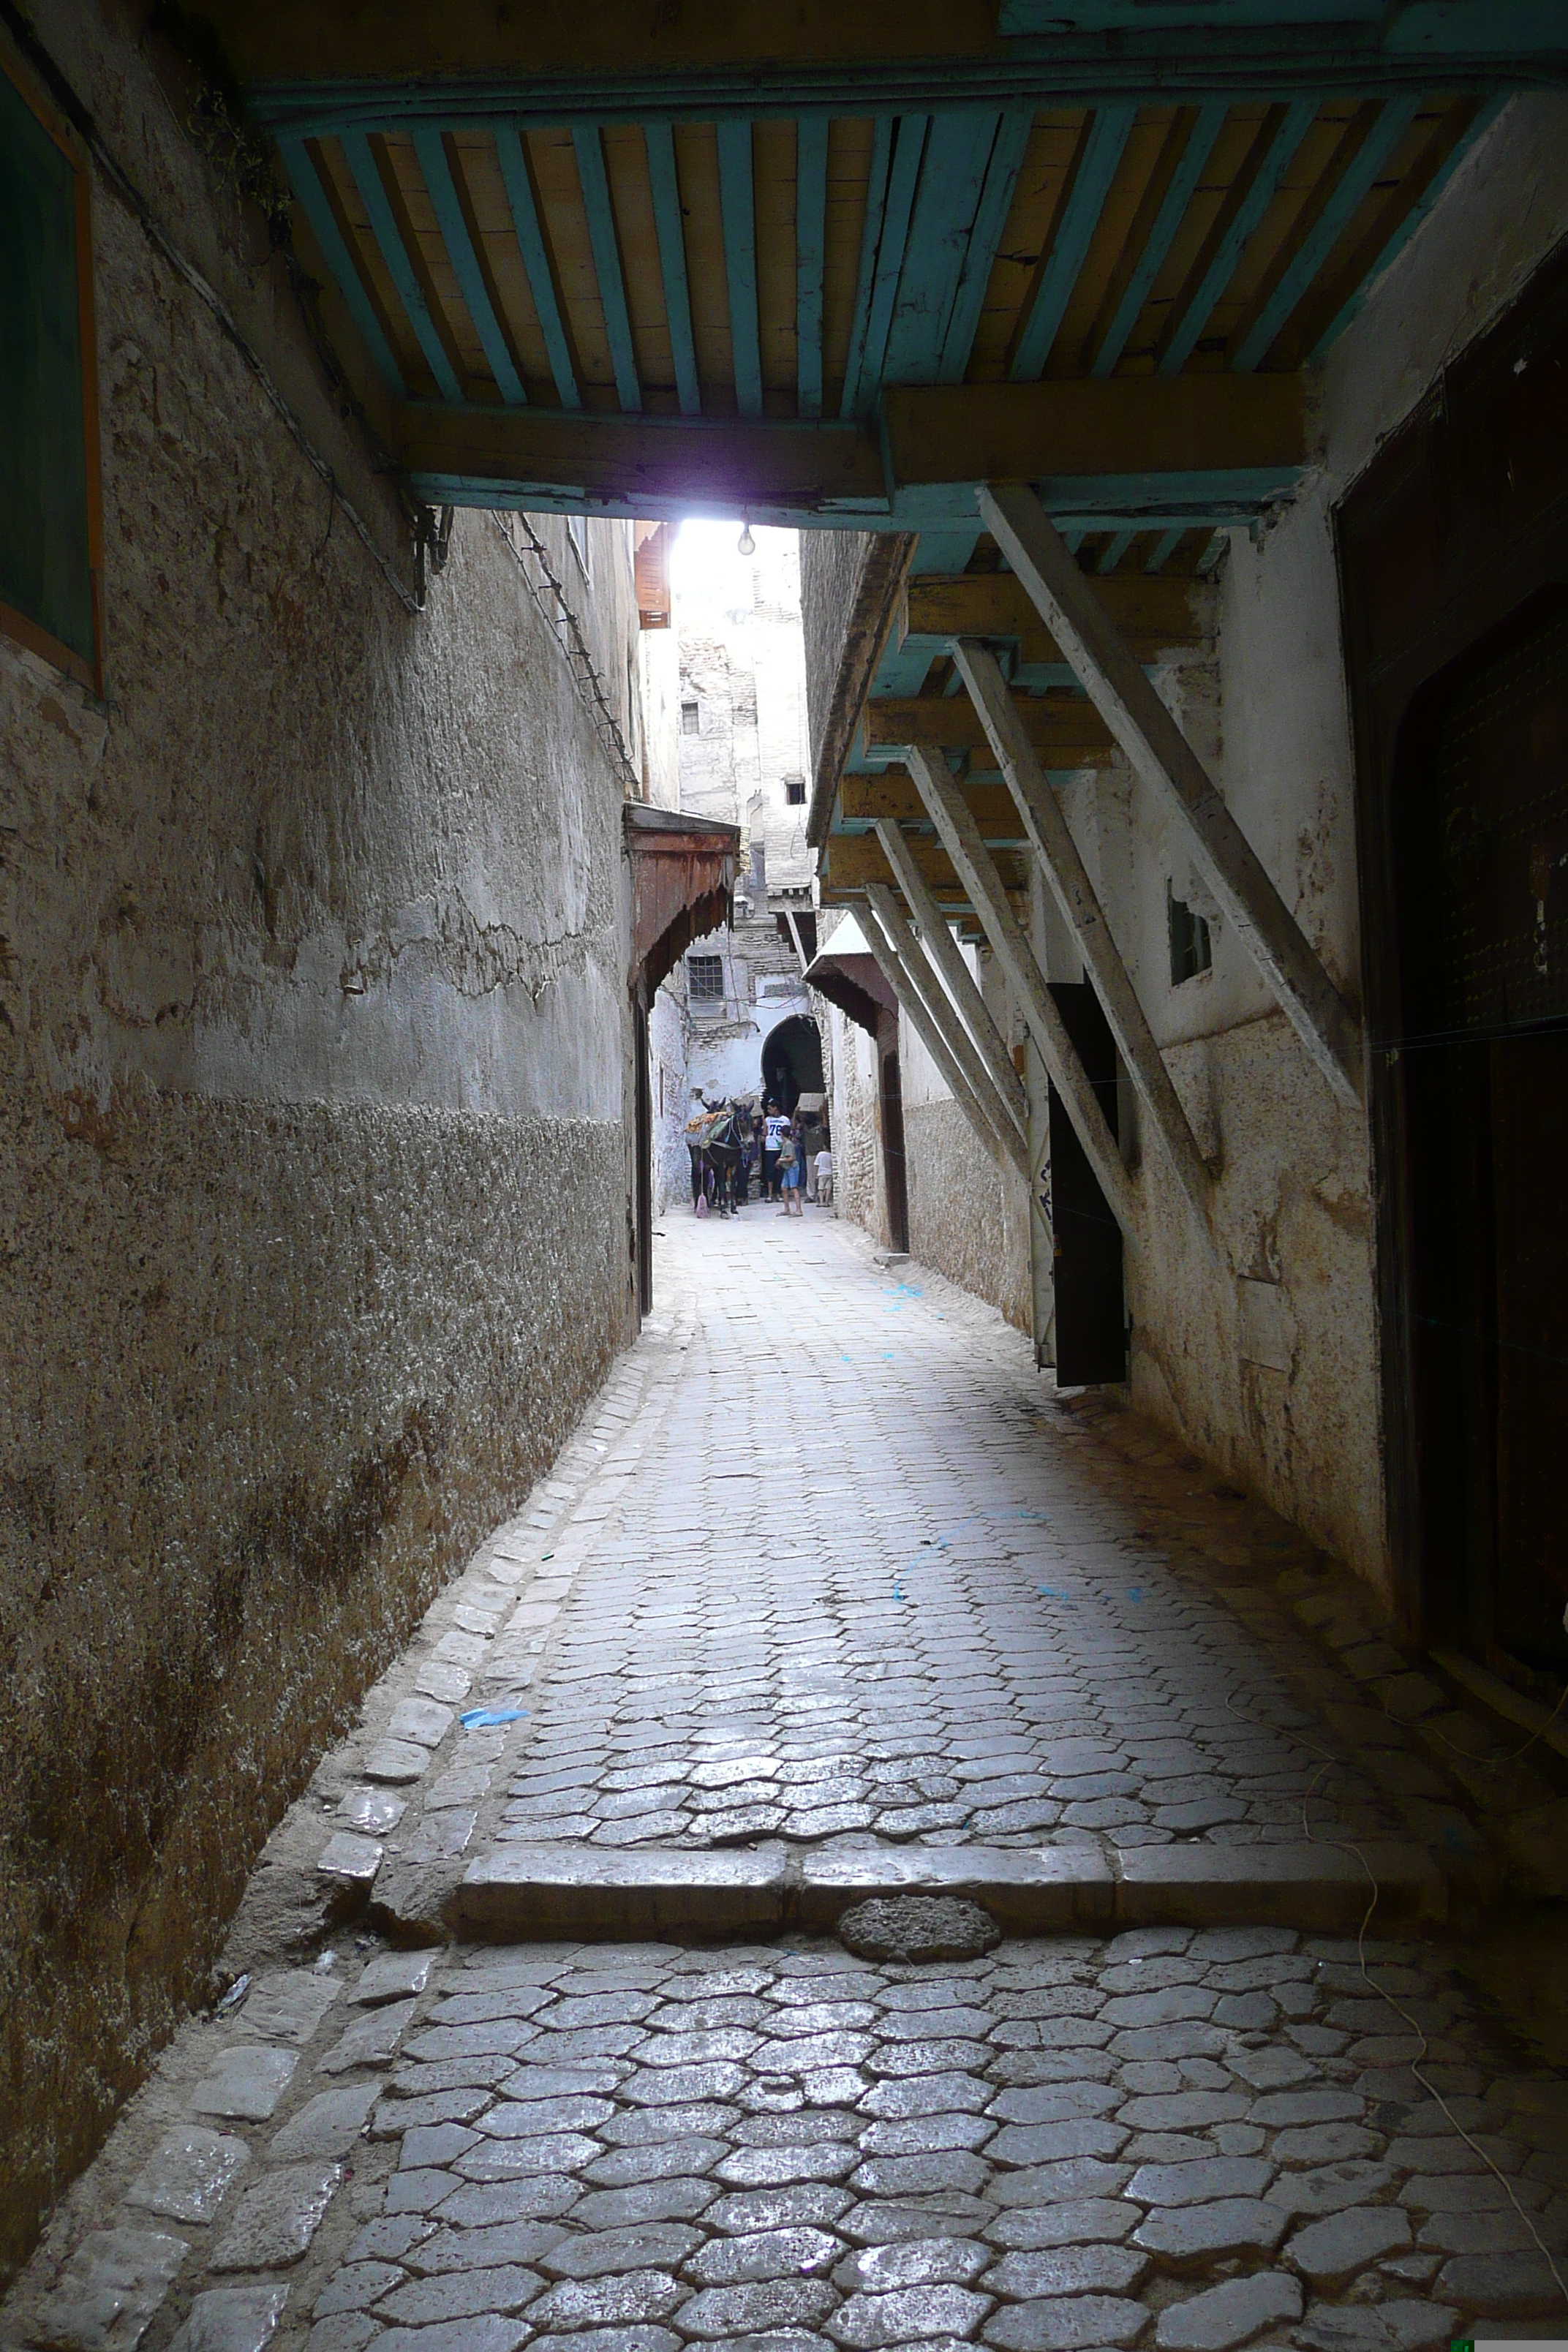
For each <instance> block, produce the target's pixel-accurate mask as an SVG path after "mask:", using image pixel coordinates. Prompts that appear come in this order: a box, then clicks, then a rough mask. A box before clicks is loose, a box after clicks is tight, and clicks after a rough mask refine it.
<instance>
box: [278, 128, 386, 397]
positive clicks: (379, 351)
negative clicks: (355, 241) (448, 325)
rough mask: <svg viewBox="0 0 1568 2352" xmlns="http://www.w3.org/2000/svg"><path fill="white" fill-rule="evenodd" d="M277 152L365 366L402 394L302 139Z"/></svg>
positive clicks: (372, 311) (282, 142) (286, 143)
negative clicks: (353, 328)
mask: <svg viewBox="0 0 1568 2352" xmlns="http://www.w3.org/2000/svg"><path fill="white" fill-rule="evenodd" d="M278 152H279V156H280V157H281V159H282V163H283V169H284V171H285V172H286V173H288V175H289V186H290V187H291V188H292V189H293V191H294V194H295V196H296V198H297V199H298V201H299V205H300V210H301V212H303V214H304V215H305V218H306V219H307V220H308V221H309V222H310V228H311V231H312V234H313V235H314V236H315V239H316V243H317V244H318V245H319V246H320V247H321V258H322V260H323V261H324V262H325V263H326V265H327V268H329V269H330V270H331V273H332V276H333V278H334V279H335V280H336V281H337V288H338V291H339V293H340V294H341V295H342V298H343V301H344V303H345V304H346V305H347V308H348V313H349V316H350V318H351V319H353V322H354V325H355V326H356V327H357V328H358V329H359V331H360V334H361V336H362V337H363V341H364V345H365V349H366V350H367V351H368V352H369V353H370V356H371V363H372V365H373V366H374V367H375V368H376V369H377V370H378V371H379V373H381V375H382V376H384V379H385V381H386V383H388V384H389V385H390V386H391V388H392V390H393V391H394V392H395V393H396V394H398V395H399V397H400V398H401V397H403V396H404V395H405V394H406V393H407V390H408V386H407V385H406V384H405V383H404V381H403V371H402V369H401V368H400V367H399V366H398V364H397V362H396V360H395V357H394V356H393V351H392V346H391V344H390V343H389V342H388V341H387V340H386V337H385V335H384V333H383V332H382V326H381V320H379V319H378V318H377V317H376V315H375V309H374V304H373V303H372V301H371V299H370V296H369V295H368V294H367V293H366V291H365V287H364V280H363V278H361V276H360V273H359V266H358V264H357V263H356V262H355V260H354V258H353V255H352V254H351V253H350V251H349V249H348V247H347V245H346V244H345V243H344V241H343V235H342V230H341V229H340V228H339V226H338V220H337V215H336V214H335V213H334V212H333V210H332V208H331V205H330V204H329V203H328V201H327V192H326V190H325V188H323V187H322V185H321V180H320V178H319V177H318V175H317V172H316V167H315V165H314V163H312V162H311V161H310V149H309V148H308V147H307V146H306V144H305V142H304V141H303V140H302V139H280V140H279V142H278Z"/></svg>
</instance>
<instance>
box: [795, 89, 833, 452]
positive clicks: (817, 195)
mask: <svg viewBox="0 0 1568 2352" xmlns="http://www.w3.org/2000/svg"><path fill="white" fill-rule="evenodd" d="M826 247H827V119H826V116H825V115H820V114H805V115H802V117H801V119H800V121H798V122H797V123H796V125H795V406H796V409H797V411H798V413H799V414H800V415H802V416H820V415H821V414H822V273H823V268H824V259H825V256H826Z"/></svg>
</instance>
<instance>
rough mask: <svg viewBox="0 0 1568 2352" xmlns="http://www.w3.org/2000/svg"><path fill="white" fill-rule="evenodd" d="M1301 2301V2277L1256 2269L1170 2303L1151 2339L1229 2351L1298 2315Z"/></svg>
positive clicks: (1166, 2351) (1190, 2349) (1171, 2349)
mask: <svg viewBox="0 0 1568 2352" xmlns="http://www.w3.org/2000/svg"><path fill="white" fill-rule="evenodd" d="M1301 2303H1302V2297H1301V2283H1300V2280H1299V2279H1295V2278H1291V2277H1290V2276H1289V2274H1288V2273H1285V2272H1283V2271H1257V2272H1255V2273H1253V2274H1252V2276H1251V2277H1250V2278H1237V2279H1226V2281H1225V2282H1224V2284H1222V2285H1219V2286H1212V2287H1208V2288H1206V2289H1205V2291H1204V2292H1203V2293H1202V2294H1194V2295H1191V2296H1189V2297H1188V2298H1187V2300H1186V2301H1185V2302H1184V2303H1174V2304H1171V2305H1168V2306H1167V2307H1166V2309H1165V2310H1163V2312H1162V2313H1161V2314H1160V2318H1159V2323H1158V2325H1157V2326H1156V2328H1155V2331H1154V2341H1155V2343H1156V2345H1157V2346H1158V2347H1160V2352H1229V2347H1231V2346H1232V2345H1236V2344H1246V2343H1248V2342H1250V2340H1251V2339H1252V2337H1253V2336H1258V2335H1260V2334H1261V2333H1262V2331H1263V2329H1264V2328H1266V2327H1276V2326H1281V2325H1282V2324H1285V2323H1288V2322H1289V2321H1291V2320H1296V2319H1300V2316H1301Z"/></svg>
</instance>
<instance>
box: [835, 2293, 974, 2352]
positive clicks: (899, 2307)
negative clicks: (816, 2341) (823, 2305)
mask: <svg viewBox="0 0 1568 2352" xmlns="http://www.w3.org/2000/svg"><path fill="white" fill-rule="evenodd" d="M991 2307H992V2301H991V2297H990V2296H989V2295H987V2294H974V2293H973V2292H972V2291H971V2290H970V2289H968V2288H967V2287H962V2286H952V2285H936V2284H932V2285H921V2286H906V2287H895V2288H893V2289H892V2290H890V2291H889V2293H887V2294H853V2295H851V2296H850V2297H849V2298H848V2300H847V2302H845V2303H843V2304H841V2305H839V2306H838V2309H837V2311H836V2312H834V2314H833V2315H832V2317H831V2318H830V2319H828V2321H827V2323H826V2332H827V2334H828V2335H829V2336H832V2337H833V2339H834V2341H835V2343H837V2344H841V2345H844V2346H846V2347H848V2352H889V2347H892V2346H895V2345H898V2344H901V2343H905V2342H908V2341H910V2340H913V2339H927V2338H931V2337H936V2336H958V2337H960V2338H962V2337H964V2336H972V2335H973V2332H974V2330H975V2328H976V2327H978V2326H979V2325H980V2322H981V2321H982V2320H983V2319H984V2317H985V2315H986V2314H987V2312H988V2311H989V2310H990V2309H991Z"/></svg>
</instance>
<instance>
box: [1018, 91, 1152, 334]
mask: <svg viewBox="0 0 1568 2352" xmlns="http://www.w3.org/2000/svg"><path fill="white" fill-rule="evenodd" d="M1174 113H1175V109H1174V108H1173V107H1168V106H1163V107H1144V108H1142V109H1141V110H1140V111H1139V114H1138V117H1137V120H1136V121H1134V123H1133V125H1132V129H1131V131H1130V132H1129V134H1128V139H1127V145H1126V147H1125V149H1124V150H1123V152H1122V156H1121V163H1119V164H1118V166H1117V169H1116V176H1115V178H1114V179H1113V180H1112V181H1111V184H1110V188H1109V190H1108V191H1107V194H1106V198H1105V202H1104V204H1103V205H1101V207H1100V217H1099V219H1098V220H1097V221H1096V223H1095V225H1094V233H1093V235H1092V236H1090V238H1089V249H1088V251H1087V252H1086V253H1085V255H1084V257H1083V267H1082V268H1080V269H1079V274H1078V278H1077V281H1076V283H1075V284H1074V287H1073V289H1072V292H1071V294H1070V296H1069V297H1068V306H1067V309H1066V310H1064V311H1063V313H1062V322H1061V325H1060V326H1059V327H1058V330H1057V339H1056V341H1055V343H1054V345H1053V346H1052V350H1051V356H1050V360H1049V362H1048V367H1047V372H1048V373H1050V374H1052V375H1081V374H1083V373H1086V372H1087V370H1088V366H1089V357H1090V353H1089V349H1088V345H1089V338H1090V335H1091V332H1092V331H1093V327H1094V322H1095V320H1096V318H1097V317H1098V316H1099V313H1100V306H1101V304H1102V303H1103V301H1104V299H1105V295H1106V289H1107V288H1108V287H1109V286H1110V281H1111V278H1112V275H1113V273H1114V272H1115V270H1116V268H1117V266H1118V264H1119V263H1120V261H1121V258H1122V256H1123V255H1124V254H1125V253H1126V252H1127V250H1128V247H1129V244H1130V242H1131V236H1132V230H1133V225H1134V223H1135V221H1136V220H1137V218H1138V215H1139V211H1140V208H1141V206H1142V200H1143V195H1144V192H1145V190H1146V189H1147V187H1148V185H1149V183H1150V181H1151V179H1152V177H1153V175H1154V173H1155V172H1156V171H1157V169H1158V167H1159V163H1160V157H1161V153H1162V151H1163V147H1164V144H1165V140H1166V136H1167V134H1168V132H1169V131H1170V127H1171V122H1172V120H1173V116H1174Z"/></svg>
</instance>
